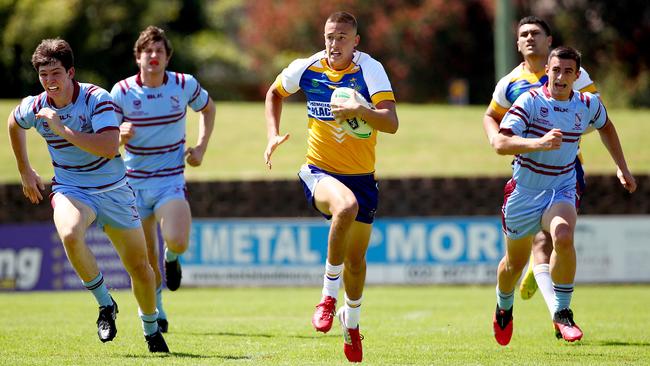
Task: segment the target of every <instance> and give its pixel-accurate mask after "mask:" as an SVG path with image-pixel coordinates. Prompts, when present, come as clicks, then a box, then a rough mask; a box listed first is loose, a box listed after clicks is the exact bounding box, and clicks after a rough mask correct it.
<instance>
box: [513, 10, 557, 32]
mask: <svg viewBox="0 0 650 366" xmlns="http://www.w3.org/2000/svg"><path fill="white" fill-rule="evenodd" d="M524 24H537V25H539V26H540V27H542V29H543V30H544V33H546V36H547V37H548V36H550V35H551V27H549V26H548V23H546V22H545V21H544V19H542V18H539V17H536V16H534V15H529V16H527V17H523V18H521V20H520V21H519V25H518V26H517V30H519V28H521V26H522V25H524Z"/></svg>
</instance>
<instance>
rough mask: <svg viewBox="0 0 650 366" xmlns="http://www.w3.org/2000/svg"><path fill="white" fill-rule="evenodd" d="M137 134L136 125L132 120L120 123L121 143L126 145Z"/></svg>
mask: <svg viewBox="0 0 650 366" xmlns="http://www.w3.org/2000/svg"><path fill="white" fill-rule="evenodd" d="M133 135H135V127H133V123H131V122H123V123H122V124H120V144H122V145H124V144H126V143H127V142H129V140H130V139H131V138H132V137H133Z"/></svg>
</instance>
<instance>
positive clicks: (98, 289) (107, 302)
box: [81, 272, 113, 306]
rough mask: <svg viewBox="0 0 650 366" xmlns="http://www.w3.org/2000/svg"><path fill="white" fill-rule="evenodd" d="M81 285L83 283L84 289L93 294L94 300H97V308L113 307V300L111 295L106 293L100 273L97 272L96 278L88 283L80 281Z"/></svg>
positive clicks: (106, 289)
mask: <svg viewBox="0 0 650 366" xmlns="http://www.w3.org/2000/svg"><path fill="white" fill-rule="evenodd" d="M81 283H83V285H84V287H85V288H86V289H88V290H90V292H92V293H93V296H95V299H97V303H98V304H99V306H112V305H113V299H111V294H109V293H108V288H107V287H106V284H105V283H104V276H103V275H102V273H101V272H99V274H98V275H97V277H95V278H93V279H92V280H90V281H89V282H85V281H83V280H82V281H81Z"/></svg>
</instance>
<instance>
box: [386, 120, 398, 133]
mask: <svg viewBox="0 0 650 366" xmlns="http://www.w3.org/2000/svg"><path fill="white" fill-rule="evenodd" d="M391 122H392V123H391V124H390V126H388V129H387V130H386V131H384V132H386V133H390V134H391V135H394V134H395V133H397V130H398V129H399V120H398V119H394V120H393V121H391Z"/></svg>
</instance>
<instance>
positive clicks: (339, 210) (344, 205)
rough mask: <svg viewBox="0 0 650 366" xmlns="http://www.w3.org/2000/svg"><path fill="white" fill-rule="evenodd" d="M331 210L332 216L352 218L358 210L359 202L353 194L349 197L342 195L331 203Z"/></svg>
mask: <svg viewBox="0 0 650 366" xmlns="http://www.w3.org/2000/svg"><path fill="white" fill-rule="evenodd" d="M331 211H332V216H334V217H337V218H340V219H347V220H354V219H355V218H356V217H357V213H358V212H359V203H358V202H357V200H356V198H355V197H354V195H353V196H351V197H342V198H341V199H339V200H338V201H337V202H335V203H334V204H333V205H332V208H331Z"/></svg>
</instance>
